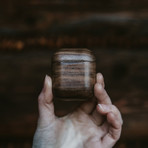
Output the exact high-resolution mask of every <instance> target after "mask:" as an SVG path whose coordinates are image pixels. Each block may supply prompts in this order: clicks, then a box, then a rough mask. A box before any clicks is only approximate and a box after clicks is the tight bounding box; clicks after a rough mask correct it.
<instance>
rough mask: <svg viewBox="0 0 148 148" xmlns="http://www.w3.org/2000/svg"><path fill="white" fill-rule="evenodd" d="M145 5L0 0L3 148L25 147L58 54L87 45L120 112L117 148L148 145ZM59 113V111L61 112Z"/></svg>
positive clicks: (129, 0) (133, 0)
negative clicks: (46, 77)
mask: <svg viewBox="0 0 148 148" xmlns="http://www.w3.org/2000/svg"><path fill="white" fill-rule="evenodd" d="M147 26H148V1H146V0H124V1H117V0H108V1H101V0H92V1H90V0H67V1H66V0H50V1H47V0H30V1H29V0H22V1H19V0H1V1H0V148H20V147H21V148H30V147H31V143H32V137H33V134H34V131H35V128H36V123H37V116H38V110H37V97H38V94H39V93H40V90H41V88H42V85H43V80H44V77H45V75H46V74H50V66H51V61H50V60H51V56H52V54H53V52H55V50H56V49H59V48H64V47H74V48H75V47H85V48H89V49H91V50H92V51H93V52H94V53H95V56H96V59H97V72H102V73H103V75H104V77H105V83H106V89H107V91H108V93H109V95H110V96H111V98H112V101H113V103H114V104H115V105H117V107H118V108H119V109H120V111H121V113H122V115H123V119H124V125H123V132H122V135H121V139H120V141H119V142H118V143H117V145H116V146H115V147H117V148H127V147H128V148H147V147H148V142H147V139H148V91H147V88H148V86H147V83H148V78H147V76H148V50H147V48H148V27H147ZM61 112H62V110H61Z"/></svg>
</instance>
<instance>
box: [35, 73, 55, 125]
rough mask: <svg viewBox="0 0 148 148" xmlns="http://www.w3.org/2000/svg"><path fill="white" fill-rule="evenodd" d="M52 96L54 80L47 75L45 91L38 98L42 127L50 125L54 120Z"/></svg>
mask: <svg viewBox="0 0 148 148" xmlns="http://www.w3.org/2000/svg"><path fill="white" fill-rule="evenodd" d="M52 99H53V95H52V80H51V78H50V77H49V76H47V75H46V77H45V80H44V86H43V89H42V91H41V93H40V95H39V97H38V106H39V121H38V122H39V123H38V124H40V125H43V126H45V125H48V124H49V122H50V121H51V120H53V118H54V106H53V101H52Z"/></svg>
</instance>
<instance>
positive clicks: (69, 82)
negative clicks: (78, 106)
mask: <svg viewBox="0 0 148 148" xmlns="http://www.w3.org/2000/svg"><path fill="white" fill-rule="evenodd" d="M95 78H96V63H95V57H94V55H93V54H92V52H91V51H90V50H88V49H60V50H59V51H57V52H56V53H55V54H54V56H53V59H52V79H53V94H54V99H57V100H65V101H85V100H88V99H90V98H92V97H93V92H94V91H93V87H94V83H95Z"/></svg>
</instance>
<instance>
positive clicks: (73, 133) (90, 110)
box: [33, 73, 123, 148]
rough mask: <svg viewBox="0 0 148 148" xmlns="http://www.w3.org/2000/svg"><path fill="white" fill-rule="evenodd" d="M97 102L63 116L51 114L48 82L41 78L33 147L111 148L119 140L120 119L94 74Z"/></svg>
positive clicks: (102, 83) (102, 85)
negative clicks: (41, 84) (42, 82)
mask: <svg viewBox="0 0 148 148" xmlns="http://www.w3.org/2000/svg"><path fill="white" fill-rule="evenodd" d="M96 77H97V78H96V80H97V82H96V84H95V87H94V94H95V97H96V100H97V105H96V101H93V99H92V101H91V102H86V103H84V104H83V105H81V106H80V107H79V108H78V109H77V110H75V111H74V112H73V113H70V114H68V115H66V116H64V117H57V116H55V114H54V105H53V100H52V99H53V95H52V80H51V78H50V77H49V76H46V77H45V82H44V87H43V89H42V91H41V93H40V95H39V97H38V104H39V119H38V126H37V129H36V132H35V135H34V140H33V148H90V147H91V148H112V147H113V146H114V145H115V143H116V142H117V140H118V139H119V138H120V134H121V129H122V123H123V121H122V117H121V114H120V112H119V110H118V109H117V107H116V106H114V105H113V104H112V102H111V100H110V97H109V96H108V94H107V92H106V90H105V89H104V79H103V76H102V74H101V73H98V74H97V75H96Z"/></svg>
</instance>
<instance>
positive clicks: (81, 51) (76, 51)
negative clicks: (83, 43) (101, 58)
mask: <svg viewBox="0 0 148 148" xmlns="http://www.w3.org/2000/svg"><path fill="white" fill-rule="evenodd" d="M59 61H82V62H86V61H88V62H93V61H95V57H94V55H93V53H92V52H91V51H90V50H88V49H85V48H63V49H60V50H58V51H57V52H56V53H55V54H54V56H53V62H59Z"/></svg>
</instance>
